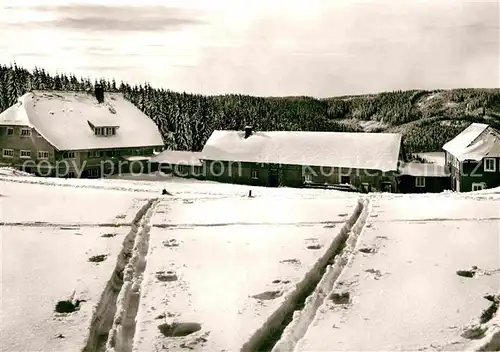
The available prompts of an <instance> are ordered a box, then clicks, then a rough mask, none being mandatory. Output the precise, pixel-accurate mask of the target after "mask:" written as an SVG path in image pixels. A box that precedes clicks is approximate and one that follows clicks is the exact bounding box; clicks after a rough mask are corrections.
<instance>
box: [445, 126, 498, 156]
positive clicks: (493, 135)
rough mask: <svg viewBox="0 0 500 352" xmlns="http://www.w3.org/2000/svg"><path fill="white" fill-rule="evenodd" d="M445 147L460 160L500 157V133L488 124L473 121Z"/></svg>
mask: <svg viewBox="0 0 500 352" xmlns="http://www.w3.org/2000/svg"><path fill="white" fill-rule="evenodd" d="M443 149H444V150H446V151H447V152H449V153H450V154H452V155H453V156H455V157H456V158H457V159H458V160H459V161H464V160H474V161H479V160H481V159H483V158H484V157H500V134H499V133H498V132H497V131H495V130H494V129H493V128H491V127H490V126H488V125H487V124H483V123H472V124H471V125H470V126H469V127H467V128H466V129H465V130H463V131H462V132H461V133H460V134H459V135H458V136H456V137H455V138H453V139H452V140H451V141H449V142H448V143H446V144H445V145H444V146H443Z"/></svg>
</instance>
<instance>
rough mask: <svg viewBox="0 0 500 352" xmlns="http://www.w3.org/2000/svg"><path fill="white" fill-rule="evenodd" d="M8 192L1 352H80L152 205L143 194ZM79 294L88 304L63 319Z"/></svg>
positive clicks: (10, 186) (4, 197)
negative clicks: (129, 240) (64, 308)
mask: <svg viewBox="0 0 500 352" xmlns="http://www.w3.org/2000/svg"><path fill="white" fill-rule="evenodd" d="M0 194H1V196H0V209H1V211H0V221H1V225H2V226H1V227H0V235H1V241H0V252H1V267H0V268H1V273H2V277H1V282H2V290H1V296H0V301H1V302H2V309H1V311H0V317H1V318H0V335H1V336H2V338H1V340H2V342H1V343H0V350H1V351H42V350H43V351H52V350H53V351H77V350H80V349H81V348H82V347H83V346H84V345H85V344H86V337H87V336H88V327H89V326H90V325H91V320H92V318H93V314H94V309H95V308H96V306H97V305H98V303H99V302H100V299H101V295H102V293H103V292H104V291H105V287H106V285H107V284H108V281H109V280H110V278H111V277H112V274H113V272H114V270H115V267H116V265H117V257H118V254H119V252H120V251H121V250H122V247H123V242H124V239H125V235H126V234H127V233H128V232H129V231H130V226H129V225H130V222H131V221H132V220H133V217H134V215H135V214H136V213H137V211H138V209H139V208H140V207H141V206H142V205H143V204H145V202H146V201H145V200H143V199H137V198H135V197H137V196H138V195H137V194H136V193H124V192H114V191H102V190H101V191H97V190H93V189H90V190H86V189H81V188H70V187H54V186H44V185H38V184H21V183H16V182H4V181H0ZM101 260H102V261H101ZM72 295H73V299H74V300H75V301H76V300H84V301H85V302H82V303H81V304H80V307H79V308H80V309H78V310H76V311H75V312H72V313H57V312H56V311H55V307H56V304H57V302H58V301H64V300H69V299H71V297H72Z"/></svg>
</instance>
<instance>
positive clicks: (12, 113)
mask: <svg viewBox="0 0 500 352" xmlns="http://www.w3.org/2000/svg"><path fill="white" fill-rule="evenodd" d="M0 125H4V126H5V125H8V126H26V127H33V126H32V125H31V123H30V120H29V118H28V115H27V114H26V110H25V109H24V108H23V107H22V100H21V99H19V100H18V101H17V102H16V103H15V104H14V105H12V106H11V107H10V108H8V109H7V110H5V111H3V112H2V113H0Z"/></svg>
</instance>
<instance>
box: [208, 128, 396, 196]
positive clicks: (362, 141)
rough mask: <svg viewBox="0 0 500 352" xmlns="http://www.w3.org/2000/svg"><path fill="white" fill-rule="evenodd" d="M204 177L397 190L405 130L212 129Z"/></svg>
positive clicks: (259, 183)
mask: <svg viewBox="0 0 500 352" xmlns="http://www.w3.org/2000/svg"><path fill="white" fill-rule="evenodd" d="M201 154H202V155H201V158H202V159H201V160H202V162H203V164H204V165H203V166H204V172H205V174H206V179H208V180H213V181H219V182H227V183H238V184H247V185H255V186H269V187H277V186H288V187H307V186H317V185H323V186H328V185H341V184H344V185H351V186H352V187H354V188H356V189H358V190H361V189H365V190H373V191H375V190H380V191H386V192H397V191H398V186H397V179H396V177H397V170H398V164H399V163H400V162H403V161H404V152H403V150H402V146H401V135H400V134H393V133H345V132H295V131H273V132H260V131H259V132H255V131H253V129H252V127H246V128H245V130H244V131H221V130H217V131H214V132H213V133H212V135H211V136H210V138H209V139H208V141H207V143H206V144H205V146H204V148H203V150H202V152H201Z"/></svg>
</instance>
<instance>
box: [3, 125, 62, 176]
mask: <svg viewBox="0 0 500 352" xmlns="http://www.w3.org/2000/svg"><path fill="white" fill-rule="evenodd" d="M9 128H12V129H13V130H14V133H13V134H12V135H7V131H8V129H9ZM21 129H30V130H31V136H21ZM0 149H1V150H0V164H2V165H4V166H12V167H15V168H18V169H24V171H27V172H34V171H35V169H36V165H37V164H39V163H41V164H40V169H42V171H44V170H45V169H46V167H44V165H45V164H48V163H50V164H53V163H54V161H55V155H56V153H55V148H54V147H53V146H52V145H51V144H50V143H49V142H48V141H47V140H46V139H45V138H43V137H42V136H41V135H40V134H39V133H38V132H37V131H36V130H35V129H34V128H30V127H28V126H13V125H11V126H4V125H2V126H0ZM3 149H13V150H14V156H13V157H12V158H9V157H4V156H3ZM21 150H30V151H31V157H30V158H21ZM38 151H46V152H48V153H49V158H48V159H40V158H38Z"/></svg>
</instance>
